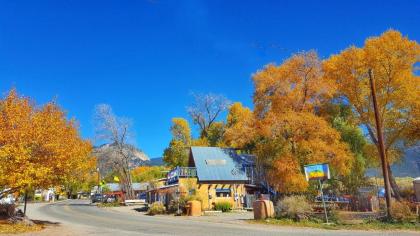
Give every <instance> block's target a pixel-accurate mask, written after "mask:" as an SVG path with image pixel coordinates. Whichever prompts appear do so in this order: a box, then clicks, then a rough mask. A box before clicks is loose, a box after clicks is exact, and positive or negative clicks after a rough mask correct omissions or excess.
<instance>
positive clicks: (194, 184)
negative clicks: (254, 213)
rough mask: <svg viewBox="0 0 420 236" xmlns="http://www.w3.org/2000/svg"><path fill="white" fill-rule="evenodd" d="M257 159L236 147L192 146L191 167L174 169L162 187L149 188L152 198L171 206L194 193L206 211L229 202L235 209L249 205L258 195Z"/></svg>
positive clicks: (190, 153) (151, 199)
mask: <svg viewBox="0 0 420 236" xmlns="http://www.w3.org/2000/svg"><path fill="white" fill-rule="evenodd" d="M254 159H255V158H254V157H253V156H251V155H243V154H238V153H237V152H236V151H235V150H234V149H228V148H218V147H191V148H190V150H189V164H188V167H177V168H175V169H173V170H171V171H170V172H169V173H168V175H167V178H166V181H165V184H164V185H163V186H160V187H157V188H154V189H152V190H150V191H149V196H150V198H149V199H150V201H151V202H154V201H161V202H163V203H164V204H165V205H167V206H168V205H169V204H170V203H171V201H173V200H176V199H177V198H179V197H182V196H184V197H185V196H194V197H196V198H198V199H199V200H200V201H201V203H202V208H203V209H205V210H210V209H213V208H214V205H215V204H216V203H217V202H226V201H228V202H230V203H231V204H232V206H233V208H235V209H243V208H248V207H250V202H251V201H252V199H254V198H255V189H256V186H255V185H254V170H255V168H254V167H255V166H254Z"/></svg>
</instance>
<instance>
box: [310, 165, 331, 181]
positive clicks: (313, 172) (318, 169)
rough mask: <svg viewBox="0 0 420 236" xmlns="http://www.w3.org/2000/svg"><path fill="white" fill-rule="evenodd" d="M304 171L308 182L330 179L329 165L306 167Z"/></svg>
mask: <svg viewBox="0 0 420 236" xmlns="http://www.w3.org/2000/svg"><path fill="white" fill-rule="evenodd" d="M304 169H305V176H306V180H307V181H309V180H327V179H330V168H329V167H328V164H314V165H306V166H304Z"/></svg>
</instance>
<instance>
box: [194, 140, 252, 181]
mask: <svg viewBox="0 0 420 236" xmlns="http://www.w3.org/2000/svg"><path fill="white" fill-rule="evenodd" d="M191 155H192V158H193V160H194V164H195V167H196V168H197V177H198V180H199V181H247V180H248V178H247V176H246V173H245V169H244V167H243V164H244V157H243V156H240V155H238V154H237V153H236V152H235V150H233V149H229V148H218V147H191Z"/></svg>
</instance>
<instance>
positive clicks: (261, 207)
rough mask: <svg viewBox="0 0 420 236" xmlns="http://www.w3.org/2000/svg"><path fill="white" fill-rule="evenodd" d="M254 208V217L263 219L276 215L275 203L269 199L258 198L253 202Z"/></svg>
mask: <svg viewBox="0 0 420 236" xmlns="http://www.w3.org/2000/svg"><path fill="white" fill-rule="evenodd" d="M252 206H253V208H254V219H255V220H263V219H267V218H272V217H274V215H275V213H274V204H273V202H272V201H269V200H257V201H255V202H254V203H253V204H252Z"/></svg>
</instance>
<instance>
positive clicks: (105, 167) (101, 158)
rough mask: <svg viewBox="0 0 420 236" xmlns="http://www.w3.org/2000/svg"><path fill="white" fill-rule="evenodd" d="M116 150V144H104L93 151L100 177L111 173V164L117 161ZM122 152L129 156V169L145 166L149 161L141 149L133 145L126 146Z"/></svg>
mask: <svg viewBox="0 0 420 236" xmlns="http://www.w3.org/2000/svg"><path fill="white" fill-rule="evenodd" d="M117 150H118V149H117V146H116V144H104V145H101V146H99V147H95V148H94V149H93V155H94V156H95V157H96V158H97V161H98V167H99V170H100V172H101V175H106V174H107V173H109V172H110V171H112V165H113V164H112V163H113V162H115V160H118V155H117V153H118V152H117ZM124 152H125V153H127V154H128V155H130V161H129V168H130V169H133V168H136V167H138V166H142V165H145V164H146V163H147V162H149V161H150V158H149V157H148V156H147V155H146V154H145V153H144V152H143V151H142V150H141V149H138V148H136V147H135V146H133V145H130V144H126V145H125V146H124Z"/></svg>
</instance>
